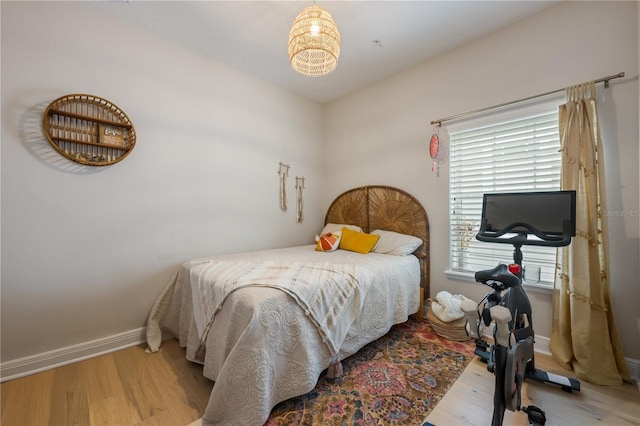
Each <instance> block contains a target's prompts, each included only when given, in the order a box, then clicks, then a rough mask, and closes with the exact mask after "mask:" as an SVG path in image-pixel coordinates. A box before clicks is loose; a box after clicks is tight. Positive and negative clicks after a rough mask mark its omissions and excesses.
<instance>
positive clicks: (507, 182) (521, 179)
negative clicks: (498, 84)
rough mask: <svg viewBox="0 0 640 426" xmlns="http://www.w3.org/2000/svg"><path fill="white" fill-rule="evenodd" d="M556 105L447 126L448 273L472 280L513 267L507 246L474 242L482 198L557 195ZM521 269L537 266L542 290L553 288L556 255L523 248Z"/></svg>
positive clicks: (510, 248) (549, 249)
mask: <svg viewBox="0 0 640 426" xmlns="http://www.w3.org/2000/svg"><path fill="white" fill-rule="evenodd" d="M557 104H558V103H557V102H555V103H553V102H546V103H544V104H540V105H537V106H534V107H527V108H521V109H519V110H517V111H509V113H508V114H506V115H505V114H500V115H498V114H492V115H491V117H487V118H483V119H482V121H478V120H476V121H474V122H469V121H468V122H465V123H462V124H459V125H457V126H450V127H449V133H450V145H451V148H450V151H451V154H450V162H451V163H450V165H451V167H450V176H449V217H450V219H449V220H450V227H449V250H450V251H449V268H450V270H451V271H454V272H456V273H462V274H467V273H468V274H473V273H475V272H476V271H479V270H482V269H489V268H493V267H494V266H496V265H497V264H498V263H510V262H512V261H513V250H514V247H513V246H512V245H510V244H497V243H485V242H481V241H478V240H476V238H475V235H476V233H477V232H478V229H479V228H480V216H481V211H482V197H483V194H484V193H486V192H525V191H553V190H559V189H560V160H561V156H560V152H559V148H560V140H559V136H558V111H557ZM522 253H523V260H522V263H523V266H524V267H525V269H526V266H527V265H531V266H539V267H540V268H541V272H540V283H539V285H542V286H550V285H553V277H554V272H555V260H556V259H555V256H556V249H555V248H554V247H537V246H523V247H522Z"/></svg>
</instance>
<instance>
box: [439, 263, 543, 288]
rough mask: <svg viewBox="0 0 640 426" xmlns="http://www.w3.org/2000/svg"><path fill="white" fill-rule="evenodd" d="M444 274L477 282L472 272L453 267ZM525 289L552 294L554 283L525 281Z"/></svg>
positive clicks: (457, 279) (459, 279) (451, 277)
mask: <svg viewBox="0 0 640 426" xmlns="http://www.w3.org/2000/svg"><path fill="white" fill-rule="evenodd" d="M444 274H445V275H446V276H447V278H449V279H452V280H456V281H466V282H470V283H474V284H477V283H476V280H475V278H474V276H473V273H471V272H462V271H454V270H453V269H447V270H446V271H444ZM522 287H524V289H525V291H527V292H529V291H530V292H532V293H542V294H552V293H553V284H552V283H544V284H529V283H527V282H524V283H523V284H522Z"/></svg>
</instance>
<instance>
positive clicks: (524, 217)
mask: <svg viewBox="0 0 640 426" xmlns="http://www.w3.org/2000/svg"><path fill="white" fill-rule="evenodd" d="M572 236H575V191H551V192H528V193H502V194H484V199H483V207H482V220H481V225H480V231H479V232H478V234H477V235H476V239H478V240H479V241H483V242H492V243H501V244H512V245H513V246H514V252H513V262H514V263H511V264H509V265H505V264H502V263H501V264H498V265H497V266H496V267H495V268H492V269H487V270H483V271H478V272H476V274H475V280H476V281H477V282H480V283H482V284H485V285H487V286H489V287H491V288H492V289H493V291H492V292H491V293H488V294H487V295H486V296H485V297H484V298H483V299H482V300H481V301H480V303H478V304H476V303H474V302H473V301H471V300H466V301H464V302H463V303H462V304H461V306H460V308H461V310H462V311H463V312H464V313H465V316H466V318H467V322H466V330H467V333H468V334H469V336H471V337H473V338H475V339H476V350H475V354H476V355H478V356H479V357H480V358H481V359H482V360H483V361H485V362H486V363H487V370H489V371H490V372H491V373H493V374H494V375H495V390H494V396H493V418H492V422H491V425H492V426H501V425H502V423H503V420H504V413H505V410H507V409H508V410H510V411H524V412H526V413H527V416H528V419H529V423H531V424H533V425H534V426H542V425H544V424H545V422H546V415H545V412H544V411H543V410H542V409H540V408H539V407H536V406H532V405H530V406H528V407H522V406H521V402H522V398H521V391H522V384H523V382H524V380H525V378H529V379H532V380H536V381H538V382H543V383H552V384H555V385H558V386H560V387H561V388H562V390H564V391H567V392H572V391H574V390H575V391H579V390H580V382H579V381H578V380H577V379H575V378H566V377H563V376H558V375H555V374H550V373H547V372H544V371H542V370H539V369H537V368H536V367H535V360H534V350H533V345H534V340H535V335H534V332H533V318H532V313H531V304H530V302H529V298H528V297H527V295H526V293H525V292H524V289H523V287H522V276H523V270H522V250H521V248H522V246H523V245H538V246H551V247H561V246H566V245H569V244H570V243H571V237H572ZM530 237H531V238H530ZM492 322H493V323H495V326H494V329H493V338H494V343H493V344H489V343H488V342H487V340H486V339H484V337H483V334H482V332H481V330H482V324H484V325H485V326H487V327H489V326H490V325H491V323H492Z"/></svg>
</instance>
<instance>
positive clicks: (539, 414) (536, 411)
mask: <svg viewBox="0 0 640 426" xmlns="http://www.w3.org/2000/svg"><path fill="white" fill-rule="evenodd" d="M522 411H524V412H525V413H527V417H528V419H529V424H532V425H534V426H542V425H544V424H545V422H546V421H547V416H545V414H544V411H542V409H541V408H538V407H536V406H535V405H530V406H528V407H523V408H522Z"/></svg>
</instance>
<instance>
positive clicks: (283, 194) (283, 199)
mask: <svg viewBox="0 0 640 426" xmlns="http://www.w3.org/2000/svg"><path fill="white" fill-rule="evenodd" d="M278 174H279V175H280V210H283V211H287V188H286V181H287V176H289V165H288V164H284V163H283V162H282V161H281V162H280V168H279V169H278Z"/></svg>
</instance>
